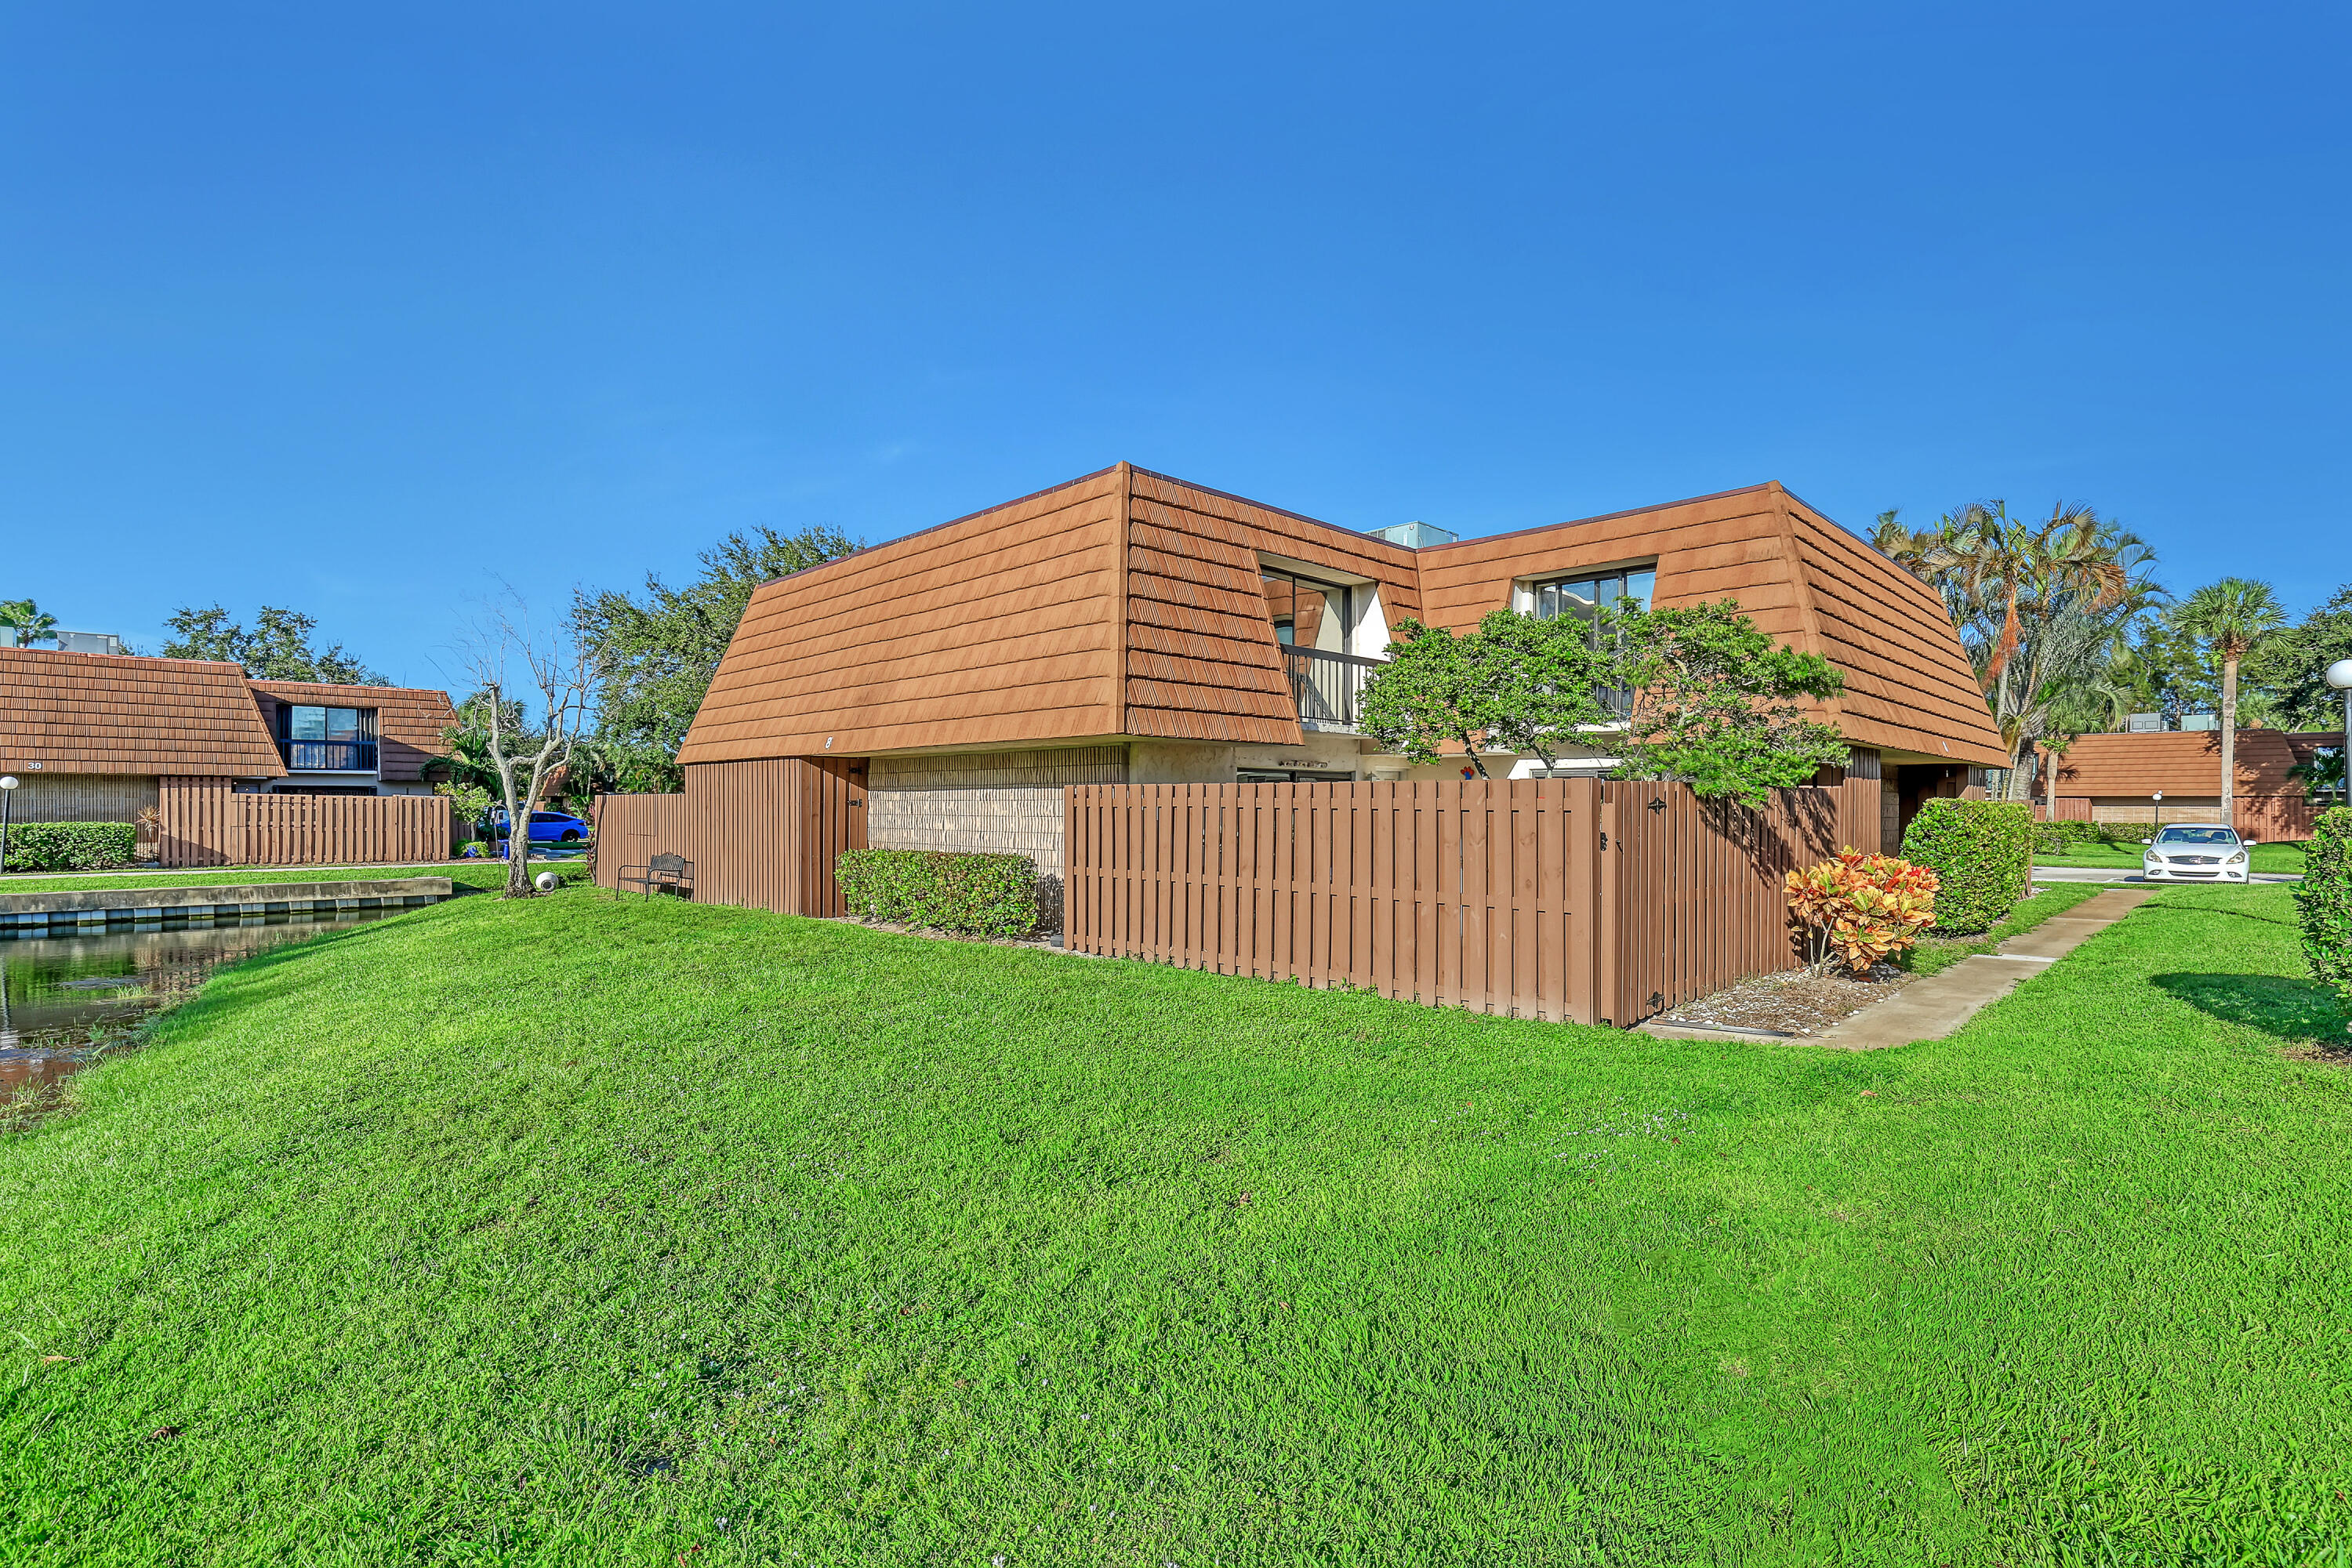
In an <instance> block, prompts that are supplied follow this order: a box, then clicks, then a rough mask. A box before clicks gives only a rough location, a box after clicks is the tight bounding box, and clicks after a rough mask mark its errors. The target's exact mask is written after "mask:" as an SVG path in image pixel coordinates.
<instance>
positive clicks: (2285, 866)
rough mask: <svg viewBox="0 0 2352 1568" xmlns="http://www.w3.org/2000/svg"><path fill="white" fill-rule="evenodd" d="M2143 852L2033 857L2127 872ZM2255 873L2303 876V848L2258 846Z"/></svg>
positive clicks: (2101, 850) (2110, 849)
mask: <svg viewBox="0 0 2352 1568" xmlns="http://www.w3.org/2000/svg"><path fill="white" fill-rule="evenodd" d="M2141 854H2142V850H2141V848H2140V847H2139V846H2138V845H2137V844H2128V845H2121V844H2118V845H2101V844H2078V845H2076V846H2074V847H2073V848H2071V849H2069V850H2068V851H2067V852H2066V853H2065V854H2063V855H2042V854H2036V855H2035V856H2034V857H2033V863H2034V864H2035V865H2037V866H2093V867H2100V868H2105V867H2114V868H2118V869H2121V870H2126V871H2137V870H2138V869H2139V868H2140V856H2141ZM2252 862H2253V868H2254V869H2255V870H2257V871H2277V872H2282V873H2284V874H2288V875H2292V876H2297V877H2299V876H2301V875H2303V846H2302V845H2300V844H2257V845H2255V846H2254V848H2253V854H2252Z"/></svg>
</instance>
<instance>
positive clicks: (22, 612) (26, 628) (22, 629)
mask: <svg viewBox="0 0 2352 1568" xmlns="http://www.w3.org/2000/svg"><path fill="white" fill-rule="evenodd" d="M0 626H13V627H14V628H16V644H17V646H18V647H31V646H32V645H33V644H35V643H37V642H47V640H48V639H49V638H51V637H55V636H57V635H58V618H57V616H52V615H49V614H48V613H47V612H46V611H44V610H43V609H42V608H41V607H40V606H39V605H36V604H34V603H33V601H32V600H30V599H10V600H6V601H5V602H0Z"/></svg>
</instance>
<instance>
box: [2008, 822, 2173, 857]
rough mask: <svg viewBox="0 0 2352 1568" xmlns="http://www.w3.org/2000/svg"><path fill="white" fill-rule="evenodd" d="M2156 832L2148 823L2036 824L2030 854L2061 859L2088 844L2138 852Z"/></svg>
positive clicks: (2154, 827) (2153, 826)
mask: <svg viewBox="0 0 2352 1568" xmlns="http://www.w3.org/2000/svg"><path fill="white" fill-rule="evenodd" d="M2155 831H2156V826H2155V825H2154V824H2153V823H2147V822H2037V823H2035V824H2034V825H2033V852H2034V853H2035V854H2036V855H2063V854H2066V853H2068V852H2069V851H2071V850H2074V849H2077V848H2080V847H2083V846H2084V845H2090V844H2096V845H2104V846H2108V847H2118V848H2129V849H2137V848H2138V847H2139V841H2140V840H2141V839H2143V838H2146V837H2149V836H2150V835H2151V834H2153V833H2154V832H2155Z"/></svg>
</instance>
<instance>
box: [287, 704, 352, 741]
mask: <svg viewBox="0 0 2352 1568" xmlns="http://www.w3.org/2000/svg"><path fill="white" fill-rule="evenodd" d="M282 711H283V713H284V714H285V720H284V722H285V725H286V733H285V734H284V735H283V736H281V737H279V738H280V739H281V740H288V741H373V740H374V739H375V710H374V709H373V708H324V707H311V706H310V705H308V704H306V703H299V702H289V703H288V704H287V705H286V707H285V708H284V709H283V710H282Z"/></svg>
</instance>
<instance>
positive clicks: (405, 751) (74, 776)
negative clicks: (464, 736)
mask: <svg viewBox="0 0 2352 1568" xmlns="http://www.w3.org/2000/svg"><path fill="white" fill-rule="evenodd" d="M455 722H457V714H456V712H455V711H454V710H452V709H451V707H450V704H449V698H448V694H447V693H446V692H443V691H436V690H430V689H412V688H405V687H392V686H318V685H309V684H304V683H300V682H294V681H279V680H248V679H246V676H245V672H244V671H243V670H242V669H240V668H238V667H237V666H236V665H234V664H222V663H215V662H212V661H209V660H201V659H180V658H142V657H138V656H134V655H130V654H103V653H73V652H63V651H59V650H57V649H51V648H30V647H0V773H13V774H15V775H16V778H17V779H18V781H19V786H18V788H17V789H16V791H15V792H14V797H13V799H12V800H11V802H10V809H11V812H12V815H13V816H14V817H15V819H16V821H19V822H133V821H136V820H138V817H139V814H140V812H141V811H142V810H143V809H145V808H147V807H150V806H153V805H156V804H157V800H158V795H159V793H160V790H161V787H162V784H163V781H164V780H166V779H185V780H202V781H209V782H212V783H215V784H221V785H225V786H226V787H227V788H229V789H231V790H233V791H235V792H236V793H241V794H277V795H429V794H431V793H432V784H430V783H429V782H427V781H426V779H425V776H424V775H425V763H426V762H427V761H428V760H429V759H430V758H432V757H433V756H435V755H437V754H438V753H439V752H440V751H441V749H442V746H441V731H442V730H443V729H444V728H445V727H446V726H448V725H450V724H454V723H455Z"/></svg>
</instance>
